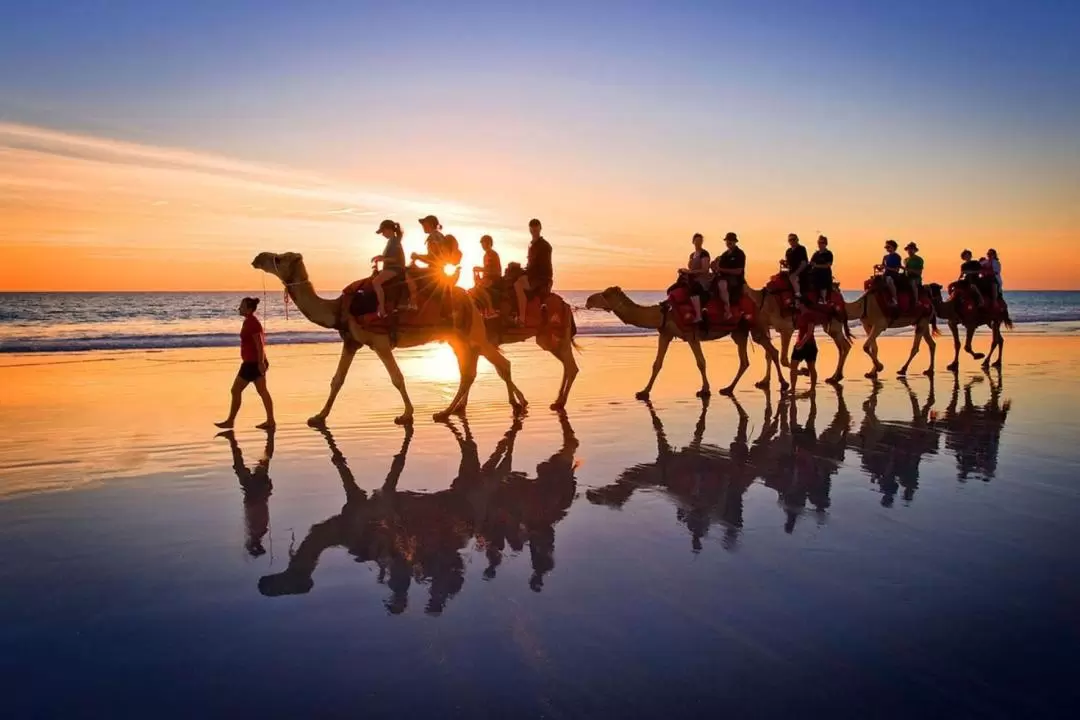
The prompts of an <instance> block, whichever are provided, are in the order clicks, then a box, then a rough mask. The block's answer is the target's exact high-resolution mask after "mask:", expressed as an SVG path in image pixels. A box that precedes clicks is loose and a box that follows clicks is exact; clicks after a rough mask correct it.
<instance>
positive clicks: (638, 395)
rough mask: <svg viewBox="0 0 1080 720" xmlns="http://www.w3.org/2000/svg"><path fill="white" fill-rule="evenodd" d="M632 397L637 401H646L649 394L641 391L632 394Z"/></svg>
mask: <svg viewBox="0 0 1080 720" xmlns="http://www.w3.org/2000/svg"><path fill="white" fill-rule="evenodd" d="M634 397H635V398H637V399H638V400H648V399H649V393H647V392H646V391H644V390H642V391H641V392H637V393H634Z"/></svg>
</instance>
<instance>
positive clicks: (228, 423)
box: [214, 420, 233, 430]
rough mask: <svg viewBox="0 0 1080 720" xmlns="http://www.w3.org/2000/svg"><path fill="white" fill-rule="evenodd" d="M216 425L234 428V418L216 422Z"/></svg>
mask: <svg viewBox="0 0 1080 720" xmlns="http://www.w3.org/2000/svg"><path fill="white" fill-rule="evenodd" d="M214 425H215V426H216V427H219V428H221V429H222V430H232V426H233V421H232V420H222V421H221V422H216V423H214Z"/></svg>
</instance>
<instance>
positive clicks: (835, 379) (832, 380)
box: [825, 376, 844, 385]
mask: <svg viewBox="0 0 1080 720" xmlns="http://www.w3.org/2000/svg"><path fill="white" fill-rule="evenodd" d="M843 379H844V378H842V377H836V376H833V377H831V378H825V382H827V383H829V384H830V385H839V384H840V381H841V380H843Z"/></svg>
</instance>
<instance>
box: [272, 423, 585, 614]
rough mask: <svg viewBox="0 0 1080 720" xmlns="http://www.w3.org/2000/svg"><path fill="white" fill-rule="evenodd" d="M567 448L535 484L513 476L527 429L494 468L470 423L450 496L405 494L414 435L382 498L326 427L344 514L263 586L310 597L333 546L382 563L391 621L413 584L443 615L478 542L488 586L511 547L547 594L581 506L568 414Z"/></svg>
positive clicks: (514, 429) (510, 433) (461, 433)
mask: <svg viewBox="0 0 1080 720" xmlns="http://www.w3.org/2000/svg"><path fill="white" fill-rule="evenodd" d="M559 417H560V425H561V430H562V446H561V447H560V449H559V450H558V451H557V452H556V453H555V454H554V455H552V456H551V457H550V458H549V459H548V460H546V461H544V462H542V463H541V464H540V465H539V466H538V467H537V472H536V476H535V477H529V476H528V475H526V474H525V473H522V472H517V471H514V470H512V460H513V449H514V442H515V439H516V437H517V434H518V433H519V432H520V430H521V427H522V424H521V421H520V420H519V419H515V420H514V422H513V424H512V425H511V427H510V429H509V430H507V432H506V433H505V434H504V436H503V438H502V439H501V440H500V441H499V443H498V444H497V446H496V448H495V451H494V452H493V453H492V455H491V457H490V458H489V459H488V461H487V462H485V463H483V464H481V462H480V459H479V455H478V451H477V446H476V442H475V440H474V439H473V436H472V433H471V431H470V429H469V425H468V423H467V422H465V421H462V422H461V428H459V427H457V426H456V425H454V424H452V423H450V422H447V423H445V424H446V425H447V427H448V428H449V429H450V430H451V432H452V433H453V435H454V437H455V439H456V440H457V443H458V447H459V449H460V451H461V463H460V465H459V468H458V475H457V477H456V478H455V479H454V480H453V482H452V483H451V486H450V488H449V489H447V490H442V491H439V492H435V493H419V492H404V491H399V490H398V489H397V482H398V478H399V477H400V476H401V472H402V470H403V469H404V466H405V460H406V457H407V454H408V450H409V444H410V442H411V441H412V429H411V428H410V427H406V429H405V438H404V440H403V442H402V446H401V451H400V452H399V453H398V454H397V455H396V456H395V458H394V461H393V463H392V465H391V469H390V472H389V473H388V475H387V476H386V479H385V481H384V482H383V484H382V487H380V488H379V489H378V490H376V491H374V492H373V493H372V494H371V495H370V496H369V495H368V493H366V492H365V491H364V490H363V489H361V488H360V487H359V486H358V484H357V482H356V479H355V477H354V475H353V472H352V470H351V469H350V468H349V465H348V462H347V461H346V459H345V457H344V456H343V455H342V454H341V451H340V450H339V449H338V447H337V444H336V443H335V442H334V437H333V435H332V434H331V433H330V431H329V430H327V429H325V428H324V429H320V432H321V433H322V434H323V437H324V438H325V439H326V441H327V444H328V446H329V447H330V452H331V461H332V462H333V464H334V466H335V467H336V468H337V469H338V474H339V475H340V476H341V481H342V485H343V486H344V489H345V498H346V502H345V506H344V507H343V508H342V511H341V513H339V514H338V515H335V516H334V517H331V518H329V519H327V520H325V521H323V522H321V523H318V524H316V525H314V526H313V527H312V528H311V530H310V531H309V532H308V534H307V536H306V537H305V538H304V540H303V541H302V542H301V543H300V546H299V547H298V548H297V549H296V551H295V552H294V553H293V555H292V557H291V558H290V561H289V565H288V567H287V568H286V569H285V571H283V572H281V573H278V574H275V575H267V576H264V577H263V578H261V579H260V580H259V591H260V592H261V593H262V594H264V595H268V596H276V595H289V594H299V593H306V592H309V591H310V590H311V588H312V587H313V586H314V581H313V574H314V572H315V569H316V567H317V566H318V562H319V557H320V556H321V555H322V553H323V552H324V551H325V550H327V549H328V548H331V547H344V548H345V549H346V550H347V551H348V552H349V554H350V555H352V556H353V557H354V558H355V560H356V561H357V562H373V563H375V564H376V565H377V566H378V568H379V574H378V582H379V583H381V584H384V585H386V586H387V588H388V589H389V596H388V597H387V599H386V601H385V606H386V609H387V611H389V612H390V613H392V614H398V613H402V612H404V611H405V610H406V609H407V607H408V603H409V590H410V589H411V587H412V586H413V584H420V585H424V586H426V587H427V589H428V599H427V602H426V605H425V612H427V613H429V614H434V615H437V614H440V613H441V612H442V611H443V610H444V609H445V607H446V604H447V602H448V601H449V600H450V598H452V597H454V596H455V595H456V594H457V593H458V592H460V591H461V589H462V587H463V585H464V583H465V563H464V559H463V557H462V550H464V549H466V547H467V546H468V545H469V542H470V540H472V539H474V538H475V545H476V547H477V548H478V549H482V550H483V551H484V553H485V556H486V558H487V562H488V565H487V568H486V569H485V571H484V577H485V578H486V579H493V578H494V577H495V576H496V574H497V571H498V567H499V565H500V563H501V562H502V560H503V553H504V552H505V550H506V548H507V547H509V548H510V550H511V551H513V552H520V551H522V550H523V549H524V548H525V547H526V546H528V548H529V554H530V558H531V560H532V569H533V573H532V576H531V577H530V579H529V586H530V587H531V588H532V589H533V590H535V591H540V590H541V589H542V588H543V584H544V578H545V576H546V575H547V574H548V573H549V572H551V570H553V569H554V567H555V531H554V525H555V524H556V523H557V522H559V521H560V520H561V519H562V518H563V517H564V516H565V515H566V512H567V510H568V509H569V507H570V505H571V503H572V502H573V500H574V495H575V493H576V489H577V483H576V480H575V478H574V470H575V463H574V455H575V453H576V451H577V447H578V442H577V438H576V437H575V435H574V431H573V428H572V427H571V425H570V422H569V420H568V419H567V417H566V416H565V415H560V416H559Z"/></svg>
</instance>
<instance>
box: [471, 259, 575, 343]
mask: <svg viewBox="0 0 1080 720" xmlns="http://www.w3.org/2000/svg"><path fill="white" fill-rule="evenodd" d="M518 267H520V266H518ZM522 274H523V273H520V272H519V273H518V274H517V275H516V276H512V275H510V273H509V271H508V272H507V274H506V275H505V276H504V277H503V279H502V281H500V282H498V283H495V284H494V285H492V286H490V287H474V288H472V289H471V290H469V297H470V298H471V299H472V300H473V301H474V302H475V303H476V304H477V306H478V307H480V308H481V310H484V311H486V312H485V313H484V322H485V324H486V325H487V328H488V335H489V337H496V338H499V339H500V341H506V340H508V339H509V340H513V339H517V338H520V339H524V338H527V337H531V336H533V335H535V336H536V338H537V342H538V343H540V344H541V346H542V347H547V346H546V345H545V344H544V343H545V342H547V341H550V343H551V345H550V347H554V346H555V345H557V344H558V341H559V339H561V338H562V337H563V331H564V330H565V327H566V325H567V324H570V325H573V322H574V317H573V308H571V307H570V304H569V303H567V302H566V301H565V300H563V299H562V297H560V296H559V295H556V294H555V293H552V292H551V291H550V288H537V289H536V290H530V291H526V293H525V301H526V305H525V312H524V313H518V319H519V320H520V321H521V323H522V324H521V325H517V324H515V323H513V322H511V320H510V318H511V316H512V315H513V313H514V311H515V310H517V293H516V292H514V288H513V283H514V281H515V280H516V279H517V278H518V277H521V275H522ZM511 277H513V279H511Z"/></svg>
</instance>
